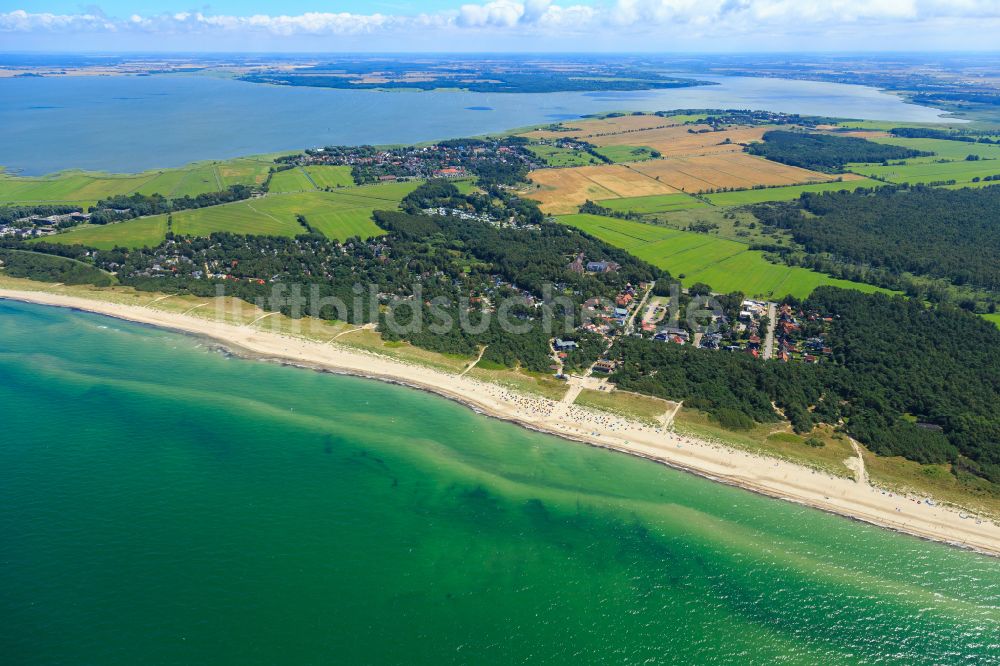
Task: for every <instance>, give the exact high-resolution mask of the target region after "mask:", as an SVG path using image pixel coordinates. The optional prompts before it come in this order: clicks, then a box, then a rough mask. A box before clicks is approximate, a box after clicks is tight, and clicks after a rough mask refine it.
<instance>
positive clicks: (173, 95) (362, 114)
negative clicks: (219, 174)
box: [0, 75, 940, 175]
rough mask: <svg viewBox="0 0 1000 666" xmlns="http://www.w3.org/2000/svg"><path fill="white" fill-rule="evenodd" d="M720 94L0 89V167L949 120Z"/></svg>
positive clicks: (821, 97)
mask: <svg viewBox="0 0 1000 666" xmlns="http://www.w3.org/2000/svg"><path fill="white" fill-rule="evenodd" d="M703 78H707V79H711V80H713V81H716V82H717V83H718V84H719V85H712V86H699V87H694V88H678V89H671V90H649V91H637V92H608V93H544V94H485V93H467V92H427V93H413V92H378V91H368V90H330V89H323V88H294V87H287V86H269V85H260V84H253V83H244V82H241V81H234V80H228V79H217V78H210V77H205V76H183V75H165V76H150V77H124V76H119V77H68V78H62V79H60V78H16V79H15V78H7V79H0V166H4V167H7V168H8V169H10V170H20V171H22V172H23V173H24V174H27V175H38V174H44V173H50V172H53V171H59V170H63V169H94V170H104V171H116V172H131V171H141V170H143V169H151V168H160V167H171V166H180V165H182V164H185V163H187V162H192V161H196V160H205V159H223V158H228V157H237V156H241V155H249V154H254V153H264V152H273V151H279V150H301V149H303V148H307V147H312V146H323V145H330V144H363V143H373V144H392V143H416V142H420V141H429V140H433V139H443V138H453V137H460V136H471V135H477V134H484V133H487V132H499V131H503V130H508V129H512V128H516V127H522V126H525V125H532V124H539V123H546V122H553V121H555V120H563V119H567V118H576V117H579V116H581V115H584V114H588V113H597V112H605V111H614V110H623V109H624V110H632V111H658V110H668V109H695V108H698V109H700V108H740V109H748V108H749V109H766V110H771V111H784V112H788V113H803V114H813V115H825V116H838V117H848V118H865V119H873V120H900V121H904V120H910V121H926V122H934V121H935V120H940V118H939V114H940V112H939V111H937V110H935V109H931V108H928V107H923V106H917V105H914V104H907V103H905V102H903V101H902V100H901V99H900V98H899V97H896V96H894V95H890V94H886V93H882V92H879V91H878V90H875V89H873V88H866V87H863V86H852V85H843V84H837V83H822V82H815V81H791V80H782V79H758V78H741V77H703Z"/></svg>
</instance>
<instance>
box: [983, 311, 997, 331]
mask: <svg viewBox="0 0 1000 666" xmlns="http://www.w3.org/2000/svg"><path fill="white" fill-rule="evenodd" d="M983 317H985V318H986V320H987V321H991V322H993V323H994V324H996V325H997V327H998V328H1000V313H996V314H987V315H983Z"/></svg>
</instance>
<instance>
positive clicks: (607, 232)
mask: <svg viewBox="0 0 1000 666" xmlns="http://www.w3.org/2000/svg"><path fill="white" fill-rule="evenodd" d="M558 219H559V221H560V222H561V223H563V224H568V225H571V226H574V227H576V228H578V229H581V230H583V231H585V232H587V233H589V234H591V235H592V236H595V237H597V238H600V239H601V240H604V241H606V242H608V243H610V244H612V245H615V246H617V247H620V248H622V249H624V250H626V251H627V252H629V253H631V254H633V255H635V256H636V257H639V258H640V259H644V260H645V261H648V262H649V263H651V264H653V265H655V266H658V267H660V268H663V269H665V270H667V271H669V272H670V273H671V275H673V276H674V277H678V278H681V280H682V281H683V282H684V284H686V285H690V284H693V283H695V282H704V283H705V284H708V285H709V286H711V287H712V289H713V290H715V291H716V292H732V291H741V292H743V293H744V294H746V295H748V296H763V297H768V298H780V297H782V296H785V295H787V294H791V295H793V296H796V297H798V298H805V297H806V296H808V295H809V294H810V293H812V291H813V289H815V288H816V287H819V286H821V285H832V286H836V287H842V288H845V289H857V290H859V291H866V292H871V291H880V290H879V289H878V288H877V287H873V286H871V285H866V284H860V283H856V282H850V281H847V280H838V279H835V278H831V277H828V276H826V275H823V274H821V273H816V272H814V271H810V270H807V269H805V268H798V267H792V266H784V265H781V264H772V263H771V262H769V261H767V259H765V258H764V255H763V253H762V252H758V251H755V250H750V249H748V246H747V245H744V244H742V243H737V242H736V241H732V240H727V239H724V238H718V237H715V236H710V235H706V234H698V233H692V232H688V231H679V230H677V229H670V228H667V227H661V226H654V225H651V224H643V223H641V222H632V221H630V220H619V219H616V218H610V217H601V216H598V215H564V216H562V217H559V218H558ZM681 276H683V277H681Z"/></svg>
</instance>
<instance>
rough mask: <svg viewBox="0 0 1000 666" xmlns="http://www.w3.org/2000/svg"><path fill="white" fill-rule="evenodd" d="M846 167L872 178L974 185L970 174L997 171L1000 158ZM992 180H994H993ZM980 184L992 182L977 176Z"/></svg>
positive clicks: (994, 173)
mask: <svg viewBox="0 0 1000 666" xmlns="http://www.w3.org/2000/svg"><path fill="white" fill-rule="evenodd" d="M848 168H849V169H850V170H851V171H853V172H854V173H859V174H862V175H865V176H870V177H873V178H881V179H884V180H887V181H890V182H893V183H909V184H910V185H917V184H920V183H933V182H939V181H948V180H954V181H955V183H956V184H957V185H959V186H969V185H973V182H972V179H973V178H980V179H982V178H984V177H986V176H995V175H1000V160H980V161H978V162H966V161H964V160H962V161H960V162H938V163H934V162H931V163H927V162H919V163H916V164H903V165H896V166H881V165H876V164H851V165H848ZM993 182H994V183H995V182H996V181H993ZM976 184H978V185H980V186H985V185H989V184H991V183H990V182H984V181H982V180H980V182H979V183H976Z"/></svg>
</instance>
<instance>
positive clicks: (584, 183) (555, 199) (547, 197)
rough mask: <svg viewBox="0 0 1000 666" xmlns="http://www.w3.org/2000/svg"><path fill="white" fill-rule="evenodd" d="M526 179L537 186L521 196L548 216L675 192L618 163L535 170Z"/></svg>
mask: <svg viewBox="0 0 1000 666" xmlns="http://www.w3.org/2000/svg"><path fill="white" fill-rule="evenodd" d="M529 177H530V178H531V180H532V182H533V183H534V184H535V186H536V187H535V189H532V190H529V191H526V192H524V196H526V197H528V198H530V199H535V200H536V201H538V202H539V203H540V204H541V209H542V210H543V211H544V212H546V213H551V214H562V213H574V212H576V211H577V210H579V208H580V205H581V204H583V203H584V202H585V201H587V200H588V199H590V200H591V201H599V200H602V199H620V198H623V197H639V196H648V195H653V194H676V193H677V190H676V189H675V188H673V187H670V186H669V185H666V184H664V183H661V182H659V181H657V180H656V179H654V178H646V177H644V176H643V175H642V174H639V173H637V172H636V171H634V170H633V169H632V168H631V167H628V166H624V165H619V164H605V165H601V166H587V167H575V168H571V169H536V170H535V171H532V172H531V173H530V174H529Z"/></svg>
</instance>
